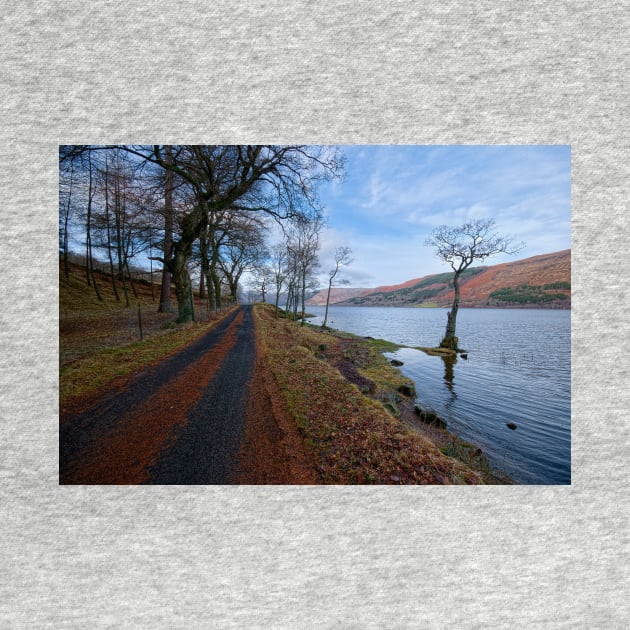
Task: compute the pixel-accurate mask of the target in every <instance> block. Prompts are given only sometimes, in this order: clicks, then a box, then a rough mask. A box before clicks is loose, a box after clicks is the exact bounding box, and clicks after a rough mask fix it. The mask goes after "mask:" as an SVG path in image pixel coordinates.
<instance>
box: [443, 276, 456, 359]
mask: <svg viewBox="0 0 630 630" xmlns="http://www.w3.org/2000/svg"><path fill="white" fill-rule="evenodd" d="M459 274H460V272H458V271H456V272H455V275H454V276H453V287H454V289H455V297H454V298H453V306H452V307H451V310H450V311H449V312H448V315H447V320H446V333H445V334H444V339H442V341H441V343H440V348H448V349H449V350H457V342H458V341H459V340H458V339H457V337H456V336H455V329H456V325H457V311H458V310H459Z"/></svg>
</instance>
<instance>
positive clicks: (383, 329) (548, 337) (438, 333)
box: [308, 306, 571, 484]
mask: <svg viewBox="0 0 630 630" xmlns="http://www.w3.org/2000/svg"><path fill="white" fill-rule="evenodd" d="M308 310H309V313H313V314H315V315H316V317H314V318H313V319H311V320H309V321H310V322H311V323H314V324H321V322H322V321H323V315H324V308H323V307H313V306H311V307H309V308H308ZM446 313H447V309H433V308H380V307H370V308H353V307H341V306H336V307H335V306H332V307H330V309H329V313H328V324H329V325H330V326H331V327H333V328H337V329H339V330H345V331H348V332H352V333H355V334H357V335H362V336H370V337H377V338H380V339H387V340H389V341H393V342H394V343H398V344H402V345H410V346H436V345H438V344H439V341H440V339H441V338H442V336H443V334H444V328H445V326H446ZM457 336H458V337H459V343H460V346H461V347H462V348H465V349H466V350H467V351H468V352H469V354H468V359H467V360H465V359H462V358H460V357H458V359H457V361H456V363H455V364H454V365H450V366H449V365H448V364H447V363H445V361H444V360H443V359H441V358H440V357H432V356H428V355H426V354H425V353H424V352H420V351H418V350H412V349H408V348H402V349H400V350H398V351H397V352H395V353H390V354H387V356H388V357H389V358H396V359H398V360H400V361H403V362H404V366H403V367H402V368H401V370H402V371H403V372H404V374H405V375H407V376H409V377H410V378H411V379H413V380H414V382H415V384H416V391H417V395H418V398H417V400H418V403H419V404H420V405H421V406H423V407H428V408H431V409H434V410H435V411H436V412H437V413H438V414H439V415H440V416H442V417H443V418H444V419H446V420H447V422H448V428H449V430H451V431H452V432H453V433H455V434H457V435H458V436H460V437H461V438H463V439H465V440H468V441H470V442H472V443H474V444H476V445H478V446H480V447H481V448H482V449H483V451H484V452H485V454H486V455H487V456H488V459H489V460H490V462H491V464H492V465H493V466H495V467H496V468H498V469H500V470H503V471H505V472H507V473H508V474H509V475H510V476H511V477H512V479H514V480H515V481H516V482H518V483H525V484H569V483H571V312H570V311H569V310H543V309H461V310H460V311H459V313H458V316H457ZM509 422H513V423H515V424H516V425H517V426H518V428H517V429H516V430H512V429H510V428H508V427H507V423H509Z"/></svg>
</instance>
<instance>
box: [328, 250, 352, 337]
mask: <svg viewBox="0 0 630 630" xmlns="http://www.w3.org/2000/svg"><path fill="white" fill-rule="evenodd" d="M351 256H352V250H351V249H350V248H349V247H348V246H347V245H341V246H339V247H337V249H336V250H335V266H334V268H333V269H331V270H330V272H329V273H328V293H327V294H326V311H325V314H324V321H323V323H322V328H326V324H327V323H328V305H329V304H330V291H331V289H332V286H333V282H334V281H335V278H336V276H337V274H338V273H339V269H341V267H345V266H346V265H349V264H350V263H351V262H352V258H351Z"/></svg>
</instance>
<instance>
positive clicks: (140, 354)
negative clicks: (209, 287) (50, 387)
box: [59, 322, 216, 404]
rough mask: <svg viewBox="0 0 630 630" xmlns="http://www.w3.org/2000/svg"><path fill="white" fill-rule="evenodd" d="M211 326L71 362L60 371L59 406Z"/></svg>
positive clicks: (173, 332)
mask: <svg viewBox="0 0 630 630" xmlns="http://www.w3.org/2000/svg"><path fill="white" fill-rule="evenodd" d="M214 323H216V322H212V323H205V324H195V325H189V326H187V327H180V328H178V329H176V330H171V331H168V332H165V333H164V334H162V335H160V336H159V337H153V338H151V339H147V340H144V341H137V342H134V343H130V344H127V345H124V346H121V347H115V348H106V349H103V350H98V351H96V352H92V353H90V354H87V355H85V356H82V357H80V358H78V359H76V360H75V361H72V362H71V363H69V364H68V365H66V366H64V367H62V368H61V370H60V374H59V401H60V403H61V404H64V403H70V402H74V401H76V400H77V399H80V398H83V397H86V396H90V395H92V394H95V393H96V392H97V391H98V390H100V389H102V388H103V387H105V386H107V385H109V384H111V383H112V382H113V381H115V380H116V379H118V378H121V377H125V376H128V375H130V374H132V373H133V372H135V371H137V370H139V369H141V368H143V367H145V366H146V365H147V364H149V363H151V362H153V361H157V360H159V359H163V358H165V357H166V356H168V355H169V354H171V353H172V352H175V351H176V350H178V349H180V348H183V347H184V346H185V345H186V344H188V343H190V342H191V341H193V340H194V339H196V338H197V337H199V336H200V335H201V334H203V333H204V332H206V331H207V330H208V329H209V328H210V327H211V326H212V325H214Z"/></svg>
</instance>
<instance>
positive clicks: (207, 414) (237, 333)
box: [59, 306, 255, 484]
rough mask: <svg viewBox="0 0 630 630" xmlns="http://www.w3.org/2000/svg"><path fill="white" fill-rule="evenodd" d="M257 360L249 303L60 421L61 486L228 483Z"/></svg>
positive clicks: (234, 464) (239, 443)
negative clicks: (84, 407)
mask: <svg viewBox="0 0 630 630" xmlns="http://www.w3.org/2000/svg"><path fill="white" fill-rule="evenodd" d="M254 361H255V332H254V324H253V319H252V309H251V307H249V306H245V307H241V308H240V309H237V310H236V311H234V312H233V313H231V314H230V315H228V316H227V317H226V318H225V319H224V320H222V321H221V322H220V323H219V324H218V325H217V326H215V327H213V328H212V329H211V330H210V331H209V332H208V333H206V334H205V335H203V336H202V337H201V338H199V339H198V340H197V341H195V342H194V343H192V344H190V345H189V346H187V347H186V348H185V349H183V350H181V351H180V352H178V353H176V354H174V355H172V356H171V357H169V358H168V359H166V360H165V361H163V362H161V363H159V364H158V365H157V366H153V367H150V368H147V369H145V370H144V371H142V372H141V373H139V374H138V375H137V376H136V377H135V378H134V379H132V380H131V381H130V383H129V384H128V386H127V387H126V388H125V389H124V390H122V391H110V392H106V393H104V394H103V396H102V397H101V399H100V400H99V402H98V403H97V404H95V405H93V406H92V408H90V409H88V410H86V411H84V412H83V413H80V414H78V415H75V416H72V417H62V418H60V433H59V456H60V482H61V483H62V484H65V483H80V484H105V483H110V484H138V483H156V484H221V483H226V482H228V481H229V478H230V476H231V475H232V473H233V470H234V468H235V466H236V459H237V454H238V451H239V447H240V445H241V441H242V434H243V427H244V417H245V407H246V405H247V400H248V397H247V392H248V382H249V381H250V378H251V376H252V370H253V366H254Z"/></svg>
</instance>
